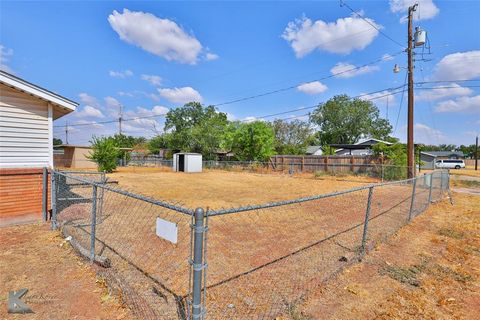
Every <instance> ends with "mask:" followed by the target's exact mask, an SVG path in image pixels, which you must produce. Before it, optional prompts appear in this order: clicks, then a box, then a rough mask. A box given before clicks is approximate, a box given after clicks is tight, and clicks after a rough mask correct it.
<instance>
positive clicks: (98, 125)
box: [68, 120, 105, 131]
mask: <svg viewBox="0 0 480 320" xmlns="http://www.w3.org/2000/svg"><path fill="white" fill-rule="evenodd" d="M75 124H85V125H88V127H89V128H95V129H101V128H104V127H105V126H104V125H103V124H101V123H98V122H95V121H88V120H78V121H76V122H75ZM82 127H83V126H82ZM85 127H87V126H85ZM71 129H72V128H69V129H68V131H71ZM77 130H78V129H77ZM78 131H80V130H78Z"/></svg>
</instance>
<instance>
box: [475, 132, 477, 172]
mask: <svg viewBox="0 0 480 320" xmlns="http://www.w3.org/2000/svg"><path fill="white" fill-rule="evenodd" d="M475 170H478V136H477V138H476V139H475Z"/></svg>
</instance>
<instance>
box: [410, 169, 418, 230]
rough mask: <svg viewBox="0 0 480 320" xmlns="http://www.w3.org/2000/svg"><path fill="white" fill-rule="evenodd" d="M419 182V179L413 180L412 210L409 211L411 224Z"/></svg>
mask: <svg viewBox="0 0 480 320" xmlns="http://www.w3.org/2000/svg"><path fill="white" fill-rule="evenodd" d="M417 180H418V178H415V179H414V180H413V188H412V201H411V202H410V210H409V211H408V221H409V222H410V221H411V220H412V216H413V211H414V206H415V190H416V189H417Z"/></svg>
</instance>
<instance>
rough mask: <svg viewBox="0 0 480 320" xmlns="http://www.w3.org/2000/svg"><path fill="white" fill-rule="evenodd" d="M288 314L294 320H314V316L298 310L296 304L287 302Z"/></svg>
mask: <svg viewBox="0 0 480 320" xmlns="http://www.w3.org/2000/svg"><path fill="white" fill-rule="evenodd" d="M286 306H287V314H288V316H289V318H290V319H292V320H313V317H311V316H309V315H306V314H304V313H303V312H301V311H298V309H297V306H296V305H295V304H291V303H287V305H286Z"/></svg>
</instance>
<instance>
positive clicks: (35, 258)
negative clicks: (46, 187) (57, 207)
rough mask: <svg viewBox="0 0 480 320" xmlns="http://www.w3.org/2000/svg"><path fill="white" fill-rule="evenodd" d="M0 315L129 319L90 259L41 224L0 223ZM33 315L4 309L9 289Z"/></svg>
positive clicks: (6, 316)
mask: <svg viewBox="0 0 480 320" xmlns="http://www.w3.org/2000/svg"><path fill="white" fill-rule="evenodd" d="M0 246H1V250H0V304H1V307H0V319H59V320H64V319H85V320H87V319H133V317H132V316H131V315H130V312H129V310H128V309H125V308H124V307H122V305H121V304H120V303H119V302H118V299H117V298H116V297H115V296H113V295H110V294H109V292H108V290H107V289H106V287H105V285H104V282H103V281H102V280H101V279H99V278H96V276H95V271H94V270H93V268H92V267H91V266H90V264H89V263H88V262H86V261H84V260H82V259H81V258H79V257H78V256H77V255H76V254H75V253H74V252H73V249H72V248H71V247H70V245H69V244H67V243H66V242H64V240H63V238H62V237H60V235H59V233H58V232H56V231H50V230H49V228H48V226H47V225H46V224H45V225H44V224H34V225H24V226H13V227H6V228H0ZM22 288H27V289H29V291H28V292H27V294H26V295H25V296H24V297H23V298H22V301H24V302H25V303H26V304H27V305H28V306H29V307H30V308H31V309H32V310H33V312H34V313H33V314H26V315H22V314H18V315H13V314H8V313H7V300H8V292H9V291H11V290H19V289H22Z"/></svg>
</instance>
